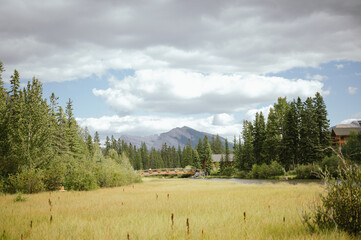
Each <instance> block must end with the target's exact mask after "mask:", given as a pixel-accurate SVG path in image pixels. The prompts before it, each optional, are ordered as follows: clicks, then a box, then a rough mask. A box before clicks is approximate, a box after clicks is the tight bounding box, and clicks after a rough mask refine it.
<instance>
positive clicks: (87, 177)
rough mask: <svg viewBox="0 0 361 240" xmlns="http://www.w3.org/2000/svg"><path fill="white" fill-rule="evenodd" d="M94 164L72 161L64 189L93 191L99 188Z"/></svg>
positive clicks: (68, 168)
mask: <svg viewBox="0 0 361 240" xmlns="http://www.w3.org/2000/svg"><path fill="white" fill-rule="evenodd" d="M91 165H92V164H90V163H88V164H85V162H83V161H81V160H78V161H76V162H75V161H74V160H73V161H70V163H69V164H68V167H67V170H66V175H65V179H64V187H65V188H66V189H69V190H80V191H81V190H92V189H96V188H98V185H97V179H96V176H95V174H94V172H93V171H92V170H93V169H92V167H93V166H91Z"/></svg>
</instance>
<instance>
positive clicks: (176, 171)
mask: <svg viewBox="0 0 361 240" xmlns="http://www.w3.org/2000/svg"><path fill="white" fill-rule="evenodd" d="M138 172H139V173H140V175H142V176H156V175H194V174H196V173H197V172H198V173H204V169H195V168H193V169H187V168H161V169H149V170H139V171H138Z"/></svg>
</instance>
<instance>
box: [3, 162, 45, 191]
mask: <svg viewBox="0 0 361 240" xmlns="http://www.w3.org/2000/svg"><path fill="white" fill-rule="evenodd" d="M43 180H44V171H43V170H41V169H38V168H34V167H30V168H27V167H24V168H23V169H22V170H21V171H20V172H18V173H16V174H14V175H10V176H9V182H10V185H11V190H10V191H11V192H15V191H18V192H22V193H37V192H41V191H43V190H44V189H45V185H44V182H43Z"/></svg>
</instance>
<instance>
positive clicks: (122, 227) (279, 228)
mask: <svg viewBox="0 0 361 240" xmlns="http://www.w3.org/2000/svg"><path fill="white" fill-rule="evenodd" d="M321 191H323V189H322V187H321V186H320V185H319V184H298V185H290V184H287V183H279V184H263V185H243V184H239V183H232V182H213V181H201V180H196V181H195V180H189V179H167V180H162V179H145V180H144V183H142V184H135V185H134V187H133V186H128V187H121V188H108V189H99V190H96V191H89V192H72V191H69V192H52V193H39V194H34V195H26V198H27V201H25V202H14V200H13V199H14V195H6V196H1V197H0V239H20V238H21V236H23V239H348V236H347V235H345V234H343V233H335V232H324V233H318V234H311V233H309V232H308V231H307V230H306V229H305V228H304V226H303V225H302V222H301V220H300V217H299V216H300V215H301V213H302V209H303V208H304V207H306V206H307V204H309V203H311V202H312V201H314V199H315V197H316V196H317V195H318V193H320V192H321ZM155 195H156V196H157V197H156V198H155V197H154V196H155ZM168 196H171V197H170V198H168ZM50 203H51V204H50Z"/></svg>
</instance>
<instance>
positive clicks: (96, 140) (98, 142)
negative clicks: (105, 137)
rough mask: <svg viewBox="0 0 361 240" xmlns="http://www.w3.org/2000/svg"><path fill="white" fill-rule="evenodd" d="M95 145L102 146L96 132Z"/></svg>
mask: <svg viewBox="0 0 361 240" xmlns="http://www.w3.org/2000/svg"><path fill="white" fill-rule="evenodd" d="M94 143H96V144H98V146H99V145H100V139H99V133H98V132H97V131H96V132H95V134H94Z"/></svg>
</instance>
